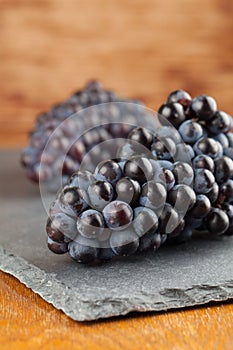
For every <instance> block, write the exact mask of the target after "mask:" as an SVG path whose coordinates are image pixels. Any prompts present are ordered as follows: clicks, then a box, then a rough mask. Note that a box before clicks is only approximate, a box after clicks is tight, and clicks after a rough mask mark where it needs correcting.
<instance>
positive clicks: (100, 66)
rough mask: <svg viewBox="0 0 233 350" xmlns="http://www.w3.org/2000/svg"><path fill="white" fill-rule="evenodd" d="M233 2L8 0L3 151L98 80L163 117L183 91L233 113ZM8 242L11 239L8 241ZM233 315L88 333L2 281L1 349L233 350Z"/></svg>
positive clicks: (0, 109) (3, 10) (108, 325)
mask: <svg viewBox="0 0 233 350" xmlns="http://www.w3.org/2000/svg"><path fill="white" fill-rule="evenodd" d="M232 6H233V3H232V2H231V1H228V0H206V1H202V0H190V1H187V0H167V1H161V0H134V1H132V0H118V1H114V0H85V1H81V0H0V28H1V30H0V77H1V93H0V146H1V147H14V146H22V145H26V143H27V132H28V131H29V130H30V129H31V128H32V126H33V120H34V118H35V115H36V114H37V113H39V112H41V111H43V110H46V109H48V108H49V107H50V106H51V104H52V103H55V102H57V101H62V100H63V99H65V98H66V96H68V95H69V94H70V93H71V92H72V91H74V90H76V89H78V88H80V87H82V86H83V84H85V82H86V81H87V80H88V79H91V78H98V79H100V80H101V81H102V82H103V83H104V85H105V86H107V87H110V88H113V89H114V90H115V91H116V92H118V93H121V94H122V95H125V96H129V97H138V98H142V99H144V101H145V102H146V103H147V104H148V105H149V106H150V107H152V108H157V107H158V106H159V105H160V104H161V103H162V102H163V101H164V100H165V98H166V95H167V94H168V93H169V92H170V91H171V90H173V89H177V88H183V89H187V90H188V91H189V92H190V93H191V94H193V95H195V94H202V93H208V94H210V95H213V96H215V97H216V99H217V101H218V104H219V108H221V109H224V110H226V111H227V112H229V113H231V109H232V90H233V89H232V88H233V55H232V52H233V41H232V35H231V33H232V29H233V22H232V12H233V11H232V10H233V8H232ZM1 234H4V233H3V232H1ZM232 328H233V305H232V304H225V305H224V304H222V305H218V306H213V307H203V308H199V309H192V310H186V311H177V312H169V313H164V314H147V315H143V316H135V315H134V317H132V316H130V317H125V318H119V319H115V320H109V321H102V322H96V323H91V324H80V323H77V322H74V321H72V320H70V319H69V318H67V317H66V316H65V315H64V314H62V312H59V311H57V310H55V309H54V308H53V307H52V306H51V305H49V304H47V303H46V302H45V301H43V300H42V299H41V298H40V297H39V296H37V295H35V294H34V293H33V292H32V291H30V290H28V289H27V288H26V287H25V286H23V285H22V284H20V283H19V282H18V281H17V280H16V279H14V278H13V277H11V276H9V275H7V274H4V273H0V348H1V349H4V350H8V349H12V350H15V349H16V350H21V349H30V350H31V349H55V348H56V349H66V348H69V349H88V350H89V349H90V350H92V349H93V350H97V349H141V348H143V349H148V350H149V349H174V350H176V349H177V350H182V349H195V350H199V349H200V350H203V349H204V350H205V349H206V350H211V349H229V350H231V349H233V341H232V339H233V337H232Z"/></svg>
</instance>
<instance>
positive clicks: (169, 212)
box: [158, 203, 180, 234]
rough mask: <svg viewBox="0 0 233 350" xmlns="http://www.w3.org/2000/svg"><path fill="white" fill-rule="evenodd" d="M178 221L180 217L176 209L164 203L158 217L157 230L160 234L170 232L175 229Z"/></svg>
mask: <svg viewBox="0 0 233 350" xmlns="http://www.w3.org/2000/svg"><path fill="white" fill-rule="evenodd" d="M179 223H180V218H179V215H178V213H177V211H176V210H175V209H174V208H173V207H172V206H171V205H170V204H167V203H166V204H165V206H164V208H163V211H162V213H161V215H160V217H159V229H158V232H160V233H162V234H164V233H165V234H170V233H171V232H173V231H174V230H175V228H176V227H177V226H178V225H179Z"/></svg>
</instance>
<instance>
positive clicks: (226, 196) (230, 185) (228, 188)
mask: <svg viewBox="0 0 233 350" xmlns="http://www.w3.org/2000/svg"><path fill="white" fill-rule="evenodd" d="M219 201H220V202H221V203H223V202H225V203H233V180H227V181H226V182H224V184H222V186H221V187H220V193H219Z"/></svg>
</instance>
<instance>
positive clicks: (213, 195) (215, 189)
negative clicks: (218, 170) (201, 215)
mask: <svg viewBox="0 0 233 350" xmlns="http://www.w3.org/2000/svg"><path fill="white" fill-rule="evenodd" d="M205 196H206V197H207V198H209V200H210V203H211V204H214V203H215V202H216V201H217V199H218V196H219V185H218V184H217V182H215V183H214V184H213V186H212V188H211V190H210V191H209V192H208V193H205Z"/></svg>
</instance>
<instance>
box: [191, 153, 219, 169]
mask: <svg viewBox="0 0 233 350" xmlns="http://www.w3.org/2000/svg"><path fill="white" fill-rule="evenodd" d="M193 168H194V169H201V168H203V169H208V170H210V171H211V172H214V161H213V159H212V158H210V157H209V156H207V155H205V154H200V155H199V156H196V157H195V158H194V159H193Z"/></svg>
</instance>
